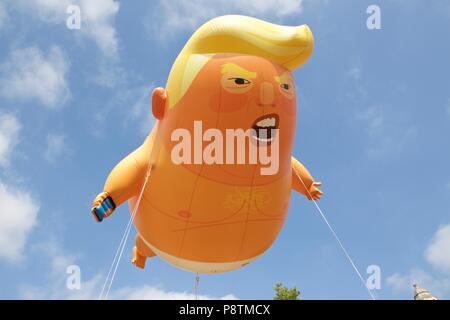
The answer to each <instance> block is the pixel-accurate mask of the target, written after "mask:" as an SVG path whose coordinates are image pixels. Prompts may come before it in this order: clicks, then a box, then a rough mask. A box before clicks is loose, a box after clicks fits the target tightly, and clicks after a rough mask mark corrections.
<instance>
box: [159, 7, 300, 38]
mask: <svg viewBox="0 0 450 320" xmlns="http://www.w3.org/2000/svg"><path fill="white" fill-rule="evenodd" d="M302 3H303V0H265V1H261V0H240V1H228V0H192V1H178V0H160V1H158V3H157V5H156V6H155V7H154V12H155V13H154V16H153V17H152V23H151V24H152V25H154V26H157V28H158V29H157V30H153V31H155V32H161V30H163V31H164V32H163V34H164V35H167V33H170V32H176V31H183V30H186V29H188V30H193V29H195V28H196V27H198V26H199V25H200V24H202V23H203V22H206V21H207V20H208V19H211V18H214V17H216V16H219V15H224V14H249V15H252V16H257V17H261V18H262V17H265V16H270V17H273V16H275V17H278V18H280V17H285V16H290V15H294V14H297V13H300V12H301V11H302ZM155 21H156V23H154V22H155Z"/></svg>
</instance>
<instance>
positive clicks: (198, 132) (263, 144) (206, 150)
mask: <svg viewBox="0 0 450 320" xmlns="http://www.w3.org/2000/svg"><path fill="white" fill-rule="evenodd" d="M277 127H278V116H277V115H275V114H271V115H266V116H264V117H262V118H260V119H257V121H256V122H255V125H254V127H253V128H250V129H247V130H244V129H239V128H237V129H236V128H234V129H226V130H225V135H224V134H223V132H222V131H221V130H219V129H217V128H209V129H207V130H205V132H203V127H202V121H194V129H193V133H192V134H191V131H189V130H188V129H184V128H177V129H175V130H174V131H173V132H172V134H171V140H172V142H177V143H176V145H175V146H174V147H173V148H172V151H171V159H172V161H173V163H175V164H177V165H179V164H207V165H212V164H230V165H231V164H259V165H261V168H260V174H261V175H275V174H277V173H278V169H279V139H280V138H279V132H278V131H279V130H278V128H277ZM204 143H206V145H205V146H204ZM192 151H193V152H192ZM192 153H193V154H192Z"/></svg>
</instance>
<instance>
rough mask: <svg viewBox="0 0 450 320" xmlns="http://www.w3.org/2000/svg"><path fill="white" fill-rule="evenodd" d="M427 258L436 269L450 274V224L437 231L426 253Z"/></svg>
mask: <svg viewBox="0 0 450 320" xmlns="http://www.w3.org/2000/svg"><path fill="white" fill-rule="evenodd" d="M425 258H426V260H427V261H428V263H430V264H431V265H432V266H433V267H435V268H436V269H439V270H441V271H444V272H447V273H449V274H450V224H448V225H445V226H441V227H440V228H439V229H438V231H436V233H435V234H434V236H433V238H432V240H431V242H430V244H429V246H428V247H427V249H426V251H425Z"/></svg>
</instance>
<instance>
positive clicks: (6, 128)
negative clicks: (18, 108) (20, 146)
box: [0, 114, 20, 167]
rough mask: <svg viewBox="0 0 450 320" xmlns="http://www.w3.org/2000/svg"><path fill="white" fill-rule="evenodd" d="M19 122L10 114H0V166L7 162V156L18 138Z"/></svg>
mask: <svg viewBox="0 0 450 320" xmlns="http://www.w3.org/2000/svg"><path fill="white" fill-rule="evenodd" d="M19 131H20V123H19V122H18V121H17V119H16V117H14V116H13V115H10V114H3V115H1V116H0V167H5V166H7V165H8V164H9V157H10V155H11V153H12V150H13V148H14V146H15V145H16V144H17V141H18V138H19Z"/></svg>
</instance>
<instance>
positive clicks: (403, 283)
mask: <svg viewBox="0 0 450 320" xmlns="http://www.w3.org/2000/svg"><path fill="white" fill-rule="evenodd" d="M425 259H426V261H427V262H428V263H429V264H430V265H431V266H433V267H434V268H436V269H438V270H441V271H444V272H447V273H450V224H448V225H445V226H441V227H440V228H439V229H438V230H437V231H436V233H435V234H434V235H433V237H432V239H431V241H430V244H429V245H428V247H427V248H426V250H425ZM386 282H387V284H388V285H389V286H390V287H391V288H392V289H393V290H394V291H395V292H396V293H400V292H406V291H407V290H412V285H413V284H414V283H417V284H418V285H419V286H420V287H424V288H426V289H428V290H429V291H430V292H431V293H432V294H433V295H435V296H438V297H441V298H443V297H444V296H445V295H449V294H450V278H448V277H445V276H439V275H432V274H430V273H428V272H426V271H424V270H422V269H418V268H414V269H412V270H411V271H409V272H408V273H406V274H403V275H402V274H399V273H395V274H393V275H391V276H390V277H388V278H387V281H386ZM411 292H412V291H411Z"/></svg>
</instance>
